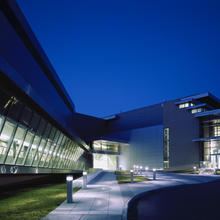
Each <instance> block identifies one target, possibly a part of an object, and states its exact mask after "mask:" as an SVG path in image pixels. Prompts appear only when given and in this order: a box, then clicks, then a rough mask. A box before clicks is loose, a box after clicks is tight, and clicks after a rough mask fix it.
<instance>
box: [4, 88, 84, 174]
mask: <svg viewBox="0 0 220 220" xmlns="http://www.w3.org/2000/svg"><path fill="white" fill-rule="evenodd" d="M83 153H84V150H83V149H82V148H81V147H80V146H79V145H78V144H77V143H76V142H74V141H73V140H71V139H70V138H68V137H67V136H66V135H65V134H63V133H62V132H61V131H60V130H58V129H57V128H56V127H54V126H53V125H52V124H51V123H50V122H48V121H47V120H46V119H45V118H43V117H41V116H40V115H39V114H38V113H37V112H36V111H34V110H33V109H31V108H29V107H28V106H27V105H26V104H25V103H23V102H21V101H19V100H18V99H17V98H16V97H15V96H11V95H8V94H7V91H6V90H4V91H3V90H0V164H10V165H22V166H33V167H44V168H56V169H72V170H76V169H83V167H85V163H86V161H85V160H84V158H83V157H82V155H83ZM79 160H80V161H79Z"/></svg>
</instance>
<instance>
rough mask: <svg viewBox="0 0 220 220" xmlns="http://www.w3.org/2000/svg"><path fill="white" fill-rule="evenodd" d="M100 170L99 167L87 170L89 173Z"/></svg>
mask: <svg viewBox="0 0 220 220" xmlns="http://www.w3.org/2000/svg"><path fill="white" fill-rule="evenodd" d="M98 170H100V169H97V168H89V169H88V171H87V173H88V174H89V173H93V172H96V171H98Z"/></svg>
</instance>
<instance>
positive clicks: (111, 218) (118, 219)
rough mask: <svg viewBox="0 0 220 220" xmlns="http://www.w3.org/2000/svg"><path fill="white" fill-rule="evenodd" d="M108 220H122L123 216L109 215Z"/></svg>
mask: <svg viewBox="0 0 220 220" xmlns="http://www.w3.org/2000/svg"><path fill="white" fill-rule="evenodd" d="M106 220H121V215H117V214H113V215H108V217H107V219H106Z"/></svg>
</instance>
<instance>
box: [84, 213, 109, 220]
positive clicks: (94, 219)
mask: <svg viewBox="0 0 220 220" xmlns="http://www.w3.org/2000/svg"><path fill="white" fill-rule="evenodd" d="M107 218H108V214H104V215H103V214H100V215H99V214H97V215H84V216H83V217H82V218H81V219H80V220H105V219H107Z"/></svg>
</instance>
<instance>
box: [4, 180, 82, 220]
mask: <svg viewBox="0 0 220 220" xmlns="http://www.w3.org/2000/svg"><path fill="white" fill-rule="evenodd" d="M77 190H79V188H75V189H74V192H76V191H77ZM64 200H66V184H57V185H52V186H45V187H42V188H38V189H33V190H29V191H27V192H22V193H18V194H16V195H14V196H11V197H9V198H6V199H2V200H0V219H2V220H32V219H34V220H37V219H40V218H42V217H44V216H45V215H47V214H48V213H49V212H51V211H52V210H53V209H55V208H56V207H57V206H59V205H60V204H61V203H62V202H63V201H64Z"/></svg>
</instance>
